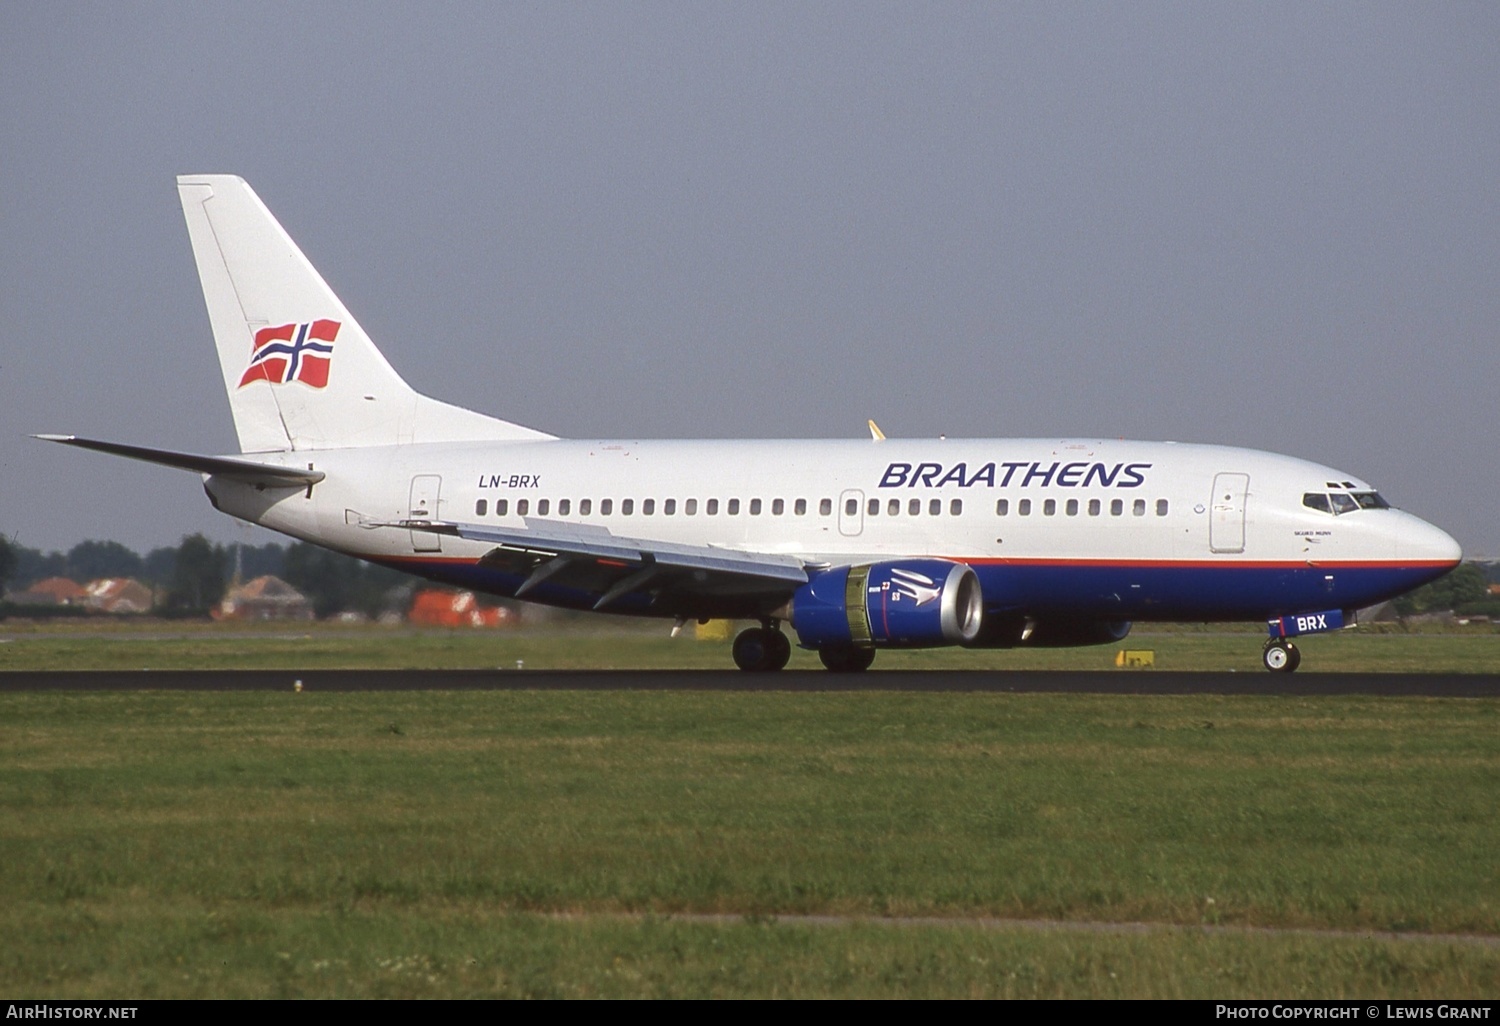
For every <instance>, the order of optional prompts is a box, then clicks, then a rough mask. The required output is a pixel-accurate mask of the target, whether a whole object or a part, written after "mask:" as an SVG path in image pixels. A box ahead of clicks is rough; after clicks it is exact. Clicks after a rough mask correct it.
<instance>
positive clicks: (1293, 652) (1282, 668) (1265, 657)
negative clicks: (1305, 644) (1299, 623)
mask: <svg viewBox="0 0 1500 1026" xmlns="http://www.w3.org/2000/svg"><path fill="white" fill-rule="evenodd" d="M1260 661H1261V662H1262V663H1264V664H1265V667H1266V669H1268V670H1270V671H1271V672H1273V673H1291V672H1292V671H1293V670H1295V669H1296V668H1297V667H1298V666H1299V665H1300V664H1301V662H1302V653H1301V652H1300V651H1298V649H1297V646H1296V645H1294V644H1292V643H1291V642H1290V641H1287V640H1286V639H1285V638H1272V639H1271V640H1270V641H1268V642H1266V647H1265V648H1264V649H1263V650H1262V651H1261V654H1260Z"/></svg>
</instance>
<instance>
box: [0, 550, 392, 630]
mask: <svg viewBox="0 0 1500 1026" xmlns="http://www.w3.org/2000/svg"><path fill="white" fill-rule="evenodd" d="M236 549H238V551H236ZM236 570H238V573H239V576H240V579H241V580H242V581H250V580H254V579H255V578H257V577H262V576H265V575H267V574H271V575H274V576H276V577H280V578H281V579H282V580H284V581H286V582H287V583H288V584H290V585H292V587H294V588H296V589H297V590H298V591H300V592H302V593H303V594H304V595H306V596H307V597H308V599H309V600H311V602H312V603H313V608H314V610H315V611H316V612H317V614H318V615H319V616H329V615H332V614H334V613H340V612H344V611H345V610H356V611H359V612H362V613H365V614H366V615H369V616H377V615H379V614H380V613H381V612H383V611H384V610H385V609H386V607H387V605H388V604H397V605H402V606H403V607H404V603H405V601H406V600H407V599H408V598H409V596H410V584H411V578H410V577H408V576H407V575H406V574H403V573H400V572H399V571H396V570H387V569H385V568H384V567H378V566H372V565H371V564H368V563H365V562H364V561H363V560H359V559H355V558H353V557H352V556H345V555H341V554H339V553H337V552H330V551H328V550H327V549H321V548H319V547H317V546H316V545H308V544H306V543H304V542H294V543H293V544H291V545H281V544H278V543H276V542H270V543H268V544H265V545H239V546H234V545H215V544H213V543H211V542H210V541H209V540H208V539H207V538H205V537H204V536H203V535H201V534H190V535H187V536H186V537H184V538H183V539H182V541H181V542H180V543H179V544H178V545H176V546H166V547H162V548H156V549H152V550H151V551H150V552H148V553H146V554H145V555H144V556H142V555H140V554H138V553H136V552H135V551H134V550H132V549H130V548H127V547H126V546H124V545H122V544H120V543H119V542H115V541H93V540H91V541H83V542H79V543H78V544H77V545H74V546H73V547H72V548H71V549H69V550H68V551H67V552H42V551H41V550H40V549H32V548H27V547H25V546H22V545H17V544H15V543H14V542H11V541H9V540H8V539H6V538H5V537H3V536H0V596H4V595H6V594H7V593H12V592H15V591H18V590H22V589H24V588H26V587H29V586H30V585H32V584H35V583H36V582H38V581H42V580H46V579H47V578H49V577H66V578H68V579H70V580H72V581H76V582H78V583H79V584H85V583H87V582H89V581H93V580H98V579H99V578H102V577H130V578H134V579H135V580H138V581H140V582H141V583H143V584H146V585H149V586H150V587H151V588H152V589H153V590H154V591H155V592H156V593H157V594H158V600H157V612H159V613H162V614H164V615H177V616H198V615H203V614H205V613H207V612H208V611H209V610H210V609H212V608H214V607H215V606H217V605H218V604H219V603H220V602H221V601H222V600H223V598H224V594H225V592H226V590H227V589H228V588H229V586H230V584H231V583H232V582H233V580H234V577H235V573H236ZM403 589H404V590H403ZM393 591H396V592H397V594H394V595H393V594H392V592H393Z"/></svg>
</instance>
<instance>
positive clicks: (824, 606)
mask: <svg viewBox="0 0 1500 1026" xmlns="http://www.w3.org/2000/svg"><path fill="white" fill-rule="evenodd" d="M983 615H984V600H983V596H982V595H981V593H980V587H979V578H978V577H977V576H976V575H975V573H974V571H973V569H972V568H971V567H969V566H967V565H966V564H963V563H955V562H953V561H951V560H947V559H908V560H901V561H900V562H892V563H871V564H867V565H863V566H853V567H849V566H844V567H838V568H837V569H834V570H829V571H827V572H825V573H821V574H819V575H818V576H816V577H814V578H813V579H812V580H810V581H808V582H807V583H806V584H804V585H803V586H802V587H800V588H798V589H797V593H796V594H795V595H794V596H793V597H792V607H791V616H790V618H789V619H790V621H791V625H792V629H793V630H795V631H796V632H797V640H798V642H799V643H800V644H801V645H802V647H803V648H828V647H839V648H847V647H854V648H870V647H880V648H933V647H936V646H939V645H963V644H967V643H969V642H972V641H973V640H974V639H975V638H977V637H978V636H979V629H980V625H981V621H982V619H983Z"/></svg>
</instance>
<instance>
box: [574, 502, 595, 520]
mask: <svg viewBox="0 0 1500 1026" xmlns="http://www.w3.org/2000/svg"><path fill="white" fill-rule="evenodd" d="M593 509H594V500H593V499H579V500H578V515H579V516H581V517H586V516H588V515H589V514H590V513H591V512H593Z"/></svg>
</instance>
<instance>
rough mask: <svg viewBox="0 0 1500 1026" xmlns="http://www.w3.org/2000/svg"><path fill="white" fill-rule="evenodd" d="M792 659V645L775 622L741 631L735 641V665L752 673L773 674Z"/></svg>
mask: <svg viewBox="0 0 1500 1026" xmlns="http://www.w3.org/2000/svg"><path fill="white" fill-rule="evenodd" d="M791 658H792V643H791V642H790V641H789V640H787V636H786V635H785V634H783V633H781V631H780V630H779V629H778V628H777V626H776V621H775V620H763V621H761V626H759V627H751V628H750V629H749V630H744V631H740V634H739V637H737V638H735V639H734V665H736V666H738V667H739V668H740V669H742V670H748V671H750V672H751V673H771V672H775V671H776V670H780V669H782V668H783V667H785V666H786V664H787V660H789V659H791Z"/></svg>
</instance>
